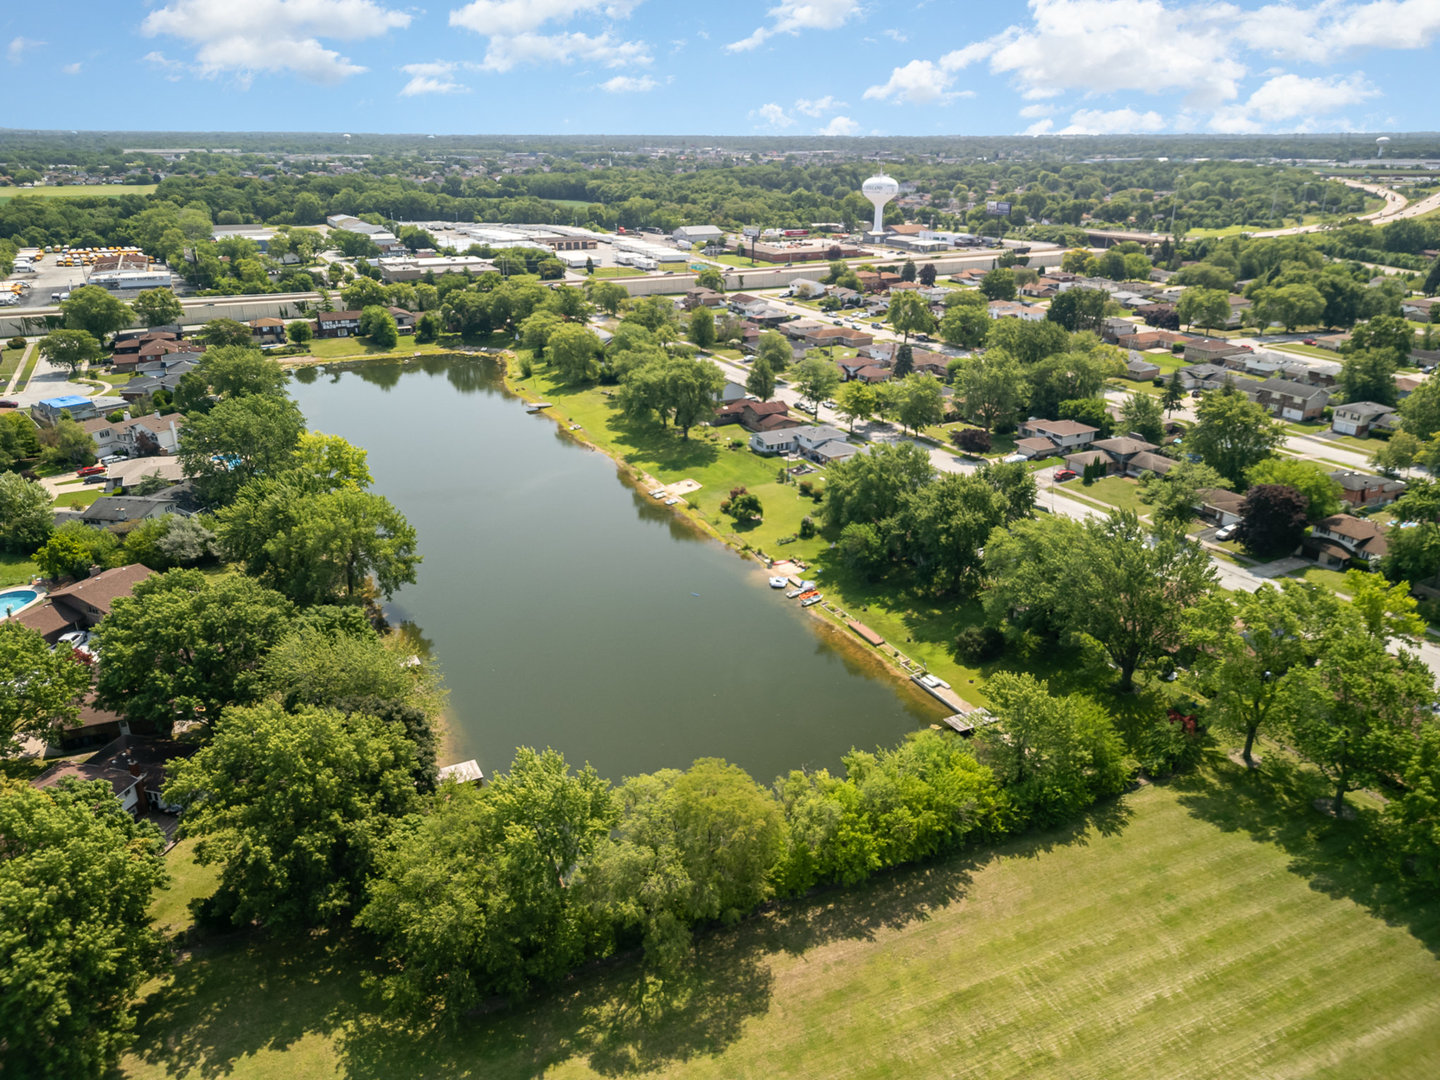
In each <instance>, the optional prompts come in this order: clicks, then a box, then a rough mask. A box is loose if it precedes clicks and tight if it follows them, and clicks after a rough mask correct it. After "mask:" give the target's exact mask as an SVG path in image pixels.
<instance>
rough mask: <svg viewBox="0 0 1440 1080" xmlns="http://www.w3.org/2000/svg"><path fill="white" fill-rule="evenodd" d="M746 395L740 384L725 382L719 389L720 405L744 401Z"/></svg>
mask: <svg viewBox="0 0 1440 1080" xmlns="http://www.w3.org/2000/svg"><path fill="white" fill-rule="evenodd" d="M747 393H748V391H747V390H746V389H745V387H744V386H742V385H741V384H740V383H737V382H726V384H725V385H724V386H722V387H721V388H720V403H721V404H722V405H730V404H733V403H734V402H737V401H744V400H745V396H746V394H747Z"/></svg>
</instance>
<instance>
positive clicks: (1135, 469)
mask: <svg viewBox="0 0 1440 1080" xmlns="http://www.w3.org/2000/svg"><path fill="white" fill-rule="evenodd" d="M1177 464H1178V462H1176V460H1175V459H1174V458H1168V457H1166V456H1165V455H1164V454H1156V453H1152V452H1151V451H1149V450H1142V451H1140V453H1138V454H1136V455H1135V456H1134V457H1132V458H1131V459H1130V460H1129V462H1128V463H1127V465H1126V468H1125V475H1126V476H1140V475H1141V474H1142V473H1147V472H1148V473H1154V474H1155V475H1156V476H1164V475H1165V474H1166V473H1168V472H1169V471H1170V470H1171V469H1173V468H1174V467H1175V466H1176V465H1177Z"/></svg>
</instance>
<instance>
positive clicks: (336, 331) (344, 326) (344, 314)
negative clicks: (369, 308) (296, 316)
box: [315, 311, 363, 338]
mask: <svg viewBox="0 0 1440 1080" xmlns="http://www.w3.org/2000/svg"><path fill="white" fill-rule="evenodd" d="M362 314H363V313H362V312H359V311H321V312H318V313H317V314H316V316H315V336H316V337H322V338H336V337H341V338H343V337H354V336H356V335H357V334H359V333H360V316H361V315H362Z"/></svg>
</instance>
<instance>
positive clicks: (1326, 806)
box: [1310, 798, 1355, 821]
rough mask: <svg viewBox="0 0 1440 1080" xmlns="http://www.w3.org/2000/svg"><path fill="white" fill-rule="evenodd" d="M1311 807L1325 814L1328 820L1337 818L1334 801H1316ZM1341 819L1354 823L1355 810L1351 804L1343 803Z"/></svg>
mask: <svg viewBox="0 0 1440 1080" xmlns="http://www.w3.org/2000/svg"><path fill="white" fill-rule="evenodd" d="M1310 805H1312V806H1313V807H1315V809H1316V810H1318V811H1320V813H1322V814H1324V815H1325V816H1326V817H1328V818H1333V817H1334V816H1335V800H1334V799H1328V798H1327V799H1315V800H1314V801H1313V802H1312V803H1311V804H1310ZM1340 817H1341V819H1342V820H1344V821H1354V820H1355V808H1354V807H1353V806H1351V805H1350V804H1349V803H1342V804H1341V806H1340Z"/></svg>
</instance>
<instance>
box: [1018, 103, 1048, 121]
mask: <svg viewBox="0 0 1440 1080" xmlns="http://www.w3.org/2000/svg"><path fill="white" fill-rule="evenodd" d="M1020 115H1021V116H1023V117H1024V118H1025V119H1026V120H1035V119H1037V118H1039V117H1042V116H1054V115H1055V106H1054V105H1026V106H1025V107H1024V108H1023V109H1021V110H1020Z"/></svg>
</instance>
